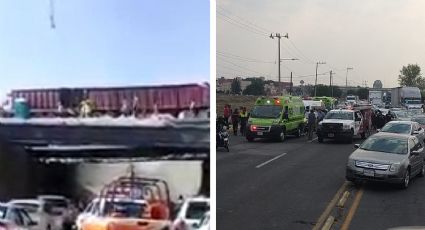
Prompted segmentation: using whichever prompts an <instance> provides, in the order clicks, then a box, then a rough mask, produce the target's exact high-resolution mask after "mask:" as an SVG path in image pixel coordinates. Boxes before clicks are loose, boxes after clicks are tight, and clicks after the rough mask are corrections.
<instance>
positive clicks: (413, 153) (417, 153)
mask: <svg viewBox="0 0 425 230" xmlns="http://www.w3.org/2000/svg"><path fill="white" fill-rule="evenodd" d="M410 154H411V155H412V156H419V154H420V152H419V151H416V150H415V151H411V152H410Z"/></svg>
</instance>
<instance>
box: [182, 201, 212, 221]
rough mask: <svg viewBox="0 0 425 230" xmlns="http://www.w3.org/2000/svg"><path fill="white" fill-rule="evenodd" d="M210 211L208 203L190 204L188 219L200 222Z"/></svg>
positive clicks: (187, 213)
mask: <svg viewBox="0 0 425 230" xmlns="http://www.w3.org/2000/svg"><path fill="white" fill-rule="evenodd" d="M209 209H210V206H209V204H208V203H207V202H190V203H189V207H188V208H187V212H186V218H187V219H196V220H200V219H202V217H203V216H204V215H205V213H206V212H208V211H209Z"/></svg>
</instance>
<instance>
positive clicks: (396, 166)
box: [390, 163, 400, 172]
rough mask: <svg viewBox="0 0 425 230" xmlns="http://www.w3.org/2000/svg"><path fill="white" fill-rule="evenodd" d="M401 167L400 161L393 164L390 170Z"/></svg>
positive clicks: (393, 170)
mask: <svg viewBox="0 0 425 230" xmlns="http://www.w3.org/2000/svg"><path fill="white" fill-rule="evenodd" d="M399 168H400V163H396V164H391V166H390V172H395V171H397V170H398V169H399Z"/></svg>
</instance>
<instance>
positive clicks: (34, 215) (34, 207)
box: [8, 199, 62, 230]
mask: <svg viewBox="0 0 425 230" xmlns="http://www.w3.org/2000/svg"><path fill="white" fill-rule="evenodd" d="M8 204H11V205H15V206H17V207H20V208H22V209H24V210H25V211H26V212H27V213H28V214H29V215H30V217H31V219H32V220H34V221H35V222H37V223H38V226H37V228H38V229H42V230H61V229H62V226H58V225H55V223H54V218H52V216H50V215H49V213H47V212H46V210H47V209H46V207H45V206H44V205H43V203H42V202H40V201H39V200H37V199H19V200H11V201H9V203H8Z"/></svg>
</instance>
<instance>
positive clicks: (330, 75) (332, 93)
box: [329, 70, 334, 97]
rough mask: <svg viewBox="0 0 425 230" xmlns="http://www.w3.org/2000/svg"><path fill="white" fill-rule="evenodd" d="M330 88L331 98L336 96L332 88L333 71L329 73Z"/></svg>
mask: <svg viewBox="0 0 425 230" xmlns="http://www.w3.org/2000/svg"><path fill="white" fill-rule="evenodd" d="M329 87H330V88H331V97H333V96H334V88H333V86H332V70H331V71H330V72H329Z"/></svg>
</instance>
